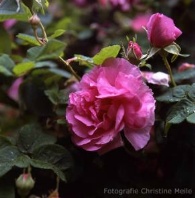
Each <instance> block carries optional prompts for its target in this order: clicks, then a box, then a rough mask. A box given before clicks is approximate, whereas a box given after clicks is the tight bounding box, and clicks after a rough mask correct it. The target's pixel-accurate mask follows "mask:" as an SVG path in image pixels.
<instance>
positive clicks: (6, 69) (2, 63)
mask: <svg viewBox="0 0 195 198" xmlns="http://www.w3.org/2000/svg"><path fill="white" fill-rule="evenodd" d="M14 66H15V63H14V62H13V60H12V59H11V58H10V57H9V56H8V55H7V54H2V55H1V56H0V73H2V74H4V75H6V76H11V75H12V69H13V67H14Z"/></svg>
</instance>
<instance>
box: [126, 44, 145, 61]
mask: <svg viewBox="0 0 195 198" xmlns="http://www.w3.org/2000/svg"><path fill="white" fill-rule="evenodd" d="M127 57H128V59H129V61H130V62H131V63H132V64H138V63H139V62H140V61H139V60H140V59H141V57H142V50H141V47H140V46H139V45H138V44H137V43H136V42H133V41H130V42H129V44H128V47H127Z"/></svg>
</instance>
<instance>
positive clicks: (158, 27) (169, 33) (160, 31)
mask: <svg viewBox="0 0 195 198" xmlns="http://www.w3.org/2000/svg"><path fill="white" fill-rule="evenodd" d="M146 29H147V34H148V40H149V41H150V43H151V45H152V46H153V47H157V48H164V47H166V46H168V45H170V44H172V43H173V42H174V41H175V40H176V39H177V38H178V37H179V36H180V35H181V34H182V32H181V30H180V29H178V28H177V27H176V26H175V24H174V22H173V20H172V19H171V18H169V17H167V16H165V15H163V14H160V13H156V14H153V15H152V16H151V17H150V19H149V21H148V23H147V25H146Z"/></svg>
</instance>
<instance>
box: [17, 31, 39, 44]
mask: <svg viewBox="0 0 195 198" xmlns="http://www.w3.org/2000/svg"><path fill="white" fill-rule="evenodd" d="M17 37H18V38H19V39H21V40H23V41H24V45H25V44H30V45H37V46H40V44H39V42H38V41H37V40H36V38H35V37H34V36H31V35H28V34H22V33H20V34H18V35H17Z"/></svg>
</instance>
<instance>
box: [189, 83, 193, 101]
mask: <svg viewBox="0 0 195 198" xmlns="http://www.w3.org/2000/svg"><path fill="white" fill-rule="evenodd" d="M188 97H189V98H190V99H191V100H192V101H195V83H193V84H192V86H191V88H190V90H189V91H188Z"/></svg>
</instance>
